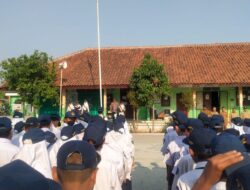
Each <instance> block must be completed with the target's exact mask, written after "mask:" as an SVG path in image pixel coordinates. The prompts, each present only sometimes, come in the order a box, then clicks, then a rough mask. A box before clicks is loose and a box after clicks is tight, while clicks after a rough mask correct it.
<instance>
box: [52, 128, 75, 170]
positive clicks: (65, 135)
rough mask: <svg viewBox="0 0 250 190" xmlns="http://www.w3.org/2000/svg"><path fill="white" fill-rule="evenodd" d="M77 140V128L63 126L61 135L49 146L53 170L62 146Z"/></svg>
mask: <svg viewBox="0 0 250 190" xmlns="http://www.w3.org/2000/svg"><path fill="white" fill-rule="evenodd" d="M72 140H77V138H76V133H75V130H74V128H73V127H72V126H66V127H63V128H62V130H61V137H60V138H59V139H57V141H56V142H55V143H54V144H53V145H52V146H51V147H50V148H49V150H48V151H49V158H50V164H51V168H52V170H55V167H56V166H57V162H56V156H57V153H58V150H59V149H60V147H61V146H62V145H63V144H65V143H66V142H68V141H72Z"/></svg>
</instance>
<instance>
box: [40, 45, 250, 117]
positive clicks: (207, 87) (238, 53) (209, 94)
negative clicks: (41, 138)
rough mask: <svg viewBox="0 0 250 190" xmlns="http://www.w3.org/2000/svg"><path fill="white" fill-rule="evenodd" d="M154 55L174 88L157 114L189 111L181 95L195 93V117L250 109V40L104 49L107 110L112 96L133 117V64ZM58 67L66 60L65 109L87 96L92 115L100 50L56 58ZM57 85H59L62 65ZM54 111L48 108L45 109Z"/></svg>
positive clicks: (159, 104)
mask: <svg viewBox="0 0 250 190" xmlns="http://www.w3.org/2000/svg"><path fill="white" fill-rule="evenodd" d="M146 53H150V54H151V55H152V56H153V57H154V58H155V59H156V60H157V61H158V63H160V64H163V65H164V69H165V71H166V73H167V75H168V78H169V81H170V86H171V91H170V94H169V96H168V97H162V98H161V99H160V100H158V101H157V102H156V106H155V108H156V114H157V115H159V114H160V113H162V112H164V113H170V112H173V111H175V110H176V109H179V110H183V111H187V110H186V108H185V106H184V105H183V104H182V101H180V99H181V97H182V93H184V92H186V91H189V92H190V91H191V92H192V99H193V107H192V108H191V109H190V110H189V111H188V115H189V116H190V117H196V116H197V115H198V114H199V112H200V110H201V109H202V108H203V106H206V107H207V108H209V109H211V108H212V107H217V110H220V108H221V107H225V108H226V109H227V110H228V113H229V114H230V112H231V110H232V108H233V107H236V108H237V110H238V112H240V111H241V110H242V108H243V106H247V107H248V108H250V43H228V44H207V45H183V46H157V47H113V48H102V49H101V64H102V86H103V104H104V106H103V107H104V110H105V112H107V110H108V109H109V105H110V103H111V101H112V99H113V98H116V99H117V100H118V101H120V102H121V101H122V102H124V103H125V105H126V109H127V112H126V115H127V117H128V118H130V119H131V118H133V109H132V107H131V106H130V105H129V102H128V100H127V92H128V87H129V79H130V77H131V75H132V72H133V70H134V68H136V67H138V66H139V65H140V64H141V61H142V59H143V57H144V55H145V54H146ZM55 61H56V63H57V64H58V65H59V64H60V63H61V62H63V61H67V63H68V67H67V68H66V69H64V70H63V75H62V76H63V77H62V107H63V110H64V111H65V110H66V108H67V105H68V104H69V103H70V102H73V103H76V102H79V103H80V104H82V103H83V101H84V100H85V99H86V100H87V101H88V102H89V105H90V110H91V113H92V114H97V109H98V107H99V74H98V51H97V49H85V50H82V51H79V52H76V53H72V54H69V55H66V56H63V57H60V58H58V59H56V60H55ZM57 76H58V77H57V81H56V85H57V86H58V87H59V86H60V70H59V67H58V75H57ZM41 111H42V112H46V111H49V108H48V107H45V108H43V109H42V110H41ZM149 118H150V111H149V110H148V109H147V108H143V107H141V108H140V109H139V119H140V120H146V119H149Z"/></svg>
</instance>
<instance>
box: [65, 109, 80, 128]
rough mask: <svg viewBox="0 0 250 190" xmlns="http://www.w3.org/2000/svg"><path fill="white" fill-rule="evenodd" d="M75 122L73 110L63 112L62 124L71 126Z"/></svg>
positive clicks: (75, 116) (75, 117)
mask: <svg viewBox="0 0 250 190" xmlns="http://www.w3.org/2000/svg"><path fill="white" fill-rule="evenodd" d="M76 123H77V115H76V113H75V112H74V111H68V112H66V113H65V117H64V126H63V127H65V126H73V125H74V124H76Z"/></svg>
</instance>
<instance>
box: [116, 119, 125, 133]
mask: <svg viewBox="0 0 250 190" xmlns="http://www.w3.org/2000/svg"><path fill="white" fill-rule="evenodd" d="M113 127H114V131H119V130H120V129H123V128H124V124H123V122H120V121H114V125H113Z"/></svg>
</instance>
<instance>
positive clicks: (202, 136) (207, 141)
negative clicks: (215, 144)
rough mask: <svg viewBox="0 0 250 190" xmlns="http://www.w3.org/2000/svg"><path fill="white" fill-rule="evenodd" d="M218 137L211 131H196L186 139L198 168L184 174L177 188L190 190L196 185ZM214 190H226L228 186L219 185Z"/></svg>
mask: <svg viewBox="0 0 250 190" xmlns="http://www.w3.org/2000/svg"><path fill="white" fill-rule="evenodd" d="M215 137H216V134H215V132H214V131H212V130H210V129H205V128H203V129H194V130H193V131H192V133H191V134H190V136H189V137H187V138H186V139H184V143H186V144H187V145H189V152H190V155H191V156H192V158H193V160H194V162H196V166H195V169H194V170H191V171H189V172H187V173H185V174H183V175H182V176H181V177H180V178H179V180H178V182H177V187H178V189H179V190H190V189H192V187H193V185H194V183H195V182H196V180H197V179H198V178H199V176H200V175H201V173H202V172H203V169H204V168H205V166H206V164H207V161H206V160H207V159H208V158H210V157H211V151H210V148H211V143H212V140H213V139H214V138H215ZM214 189H226V184H225V183H223V182H221V183H218V184H217V185H216V186H215V188H214Z"/></svg>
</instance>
